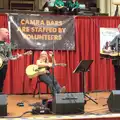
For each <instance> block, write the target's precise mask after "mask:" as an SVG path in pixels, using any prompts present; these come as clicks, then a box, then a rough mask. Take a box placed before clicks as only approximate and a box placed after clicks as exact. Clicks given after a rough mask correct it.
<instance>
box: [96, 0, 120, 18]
mask: <svg viewBox="0 0 120 120" xmlns="http://www.w3.org/2000/svg"><path fill="white" fill-rule="evenodd" d="M113 3H119V4H120V0H97V7H99V8H100V13H108V14H109V15H110V16H114V13H115V10H116V5H114V4H113ZM118 14H119V15H120V5H119V12H118Z"/></svg>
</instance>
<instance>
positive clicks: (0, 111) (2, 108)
mask: <svg viewBox="0 0 120 120" xmlns="http://www.w3.org/2000/svg"><path fill="white" fill-rule="evenodd" d="M0 116H7V95H5V94H0Z"/></svg>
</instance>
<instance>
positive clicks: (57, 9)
mask: <svg viewBox="0 0 120 120" xmlns="http://www.w3.org/2000/svg"><path fill="white" fill-rule="evenodd" d="M54 11H55V14H60V15H62V14H64V13H65V12H66V11H67V9H66V8H65V7H63V8H60V9H59V8H57V7H54Z"/></svg>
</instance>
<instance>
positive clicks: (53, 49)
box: [52, 40, 56, 89]
mask: <svg viewBox="0 0 120 120" xmlns="http://www.w3.org/2000/svg"><path fill="white" fill-rule="evenodd" d="M54 51H55V48H54V40H53V46H52V52H53V53H52V82H53V86H55V82H54V67H55V63H54ZM55 89H56V88H55Z"/></svg>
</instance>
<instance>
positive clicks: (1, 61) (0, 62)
mask: <svg viewBox="0 0 120 120" xmlns="http://www.w3.org/2000/svg"><path fill="white" fill-rule="evenodd" d="M4 60H5V56H4V55H3V54H1V53H0V69H2V68H3V66H4Z"/></svg>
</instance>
